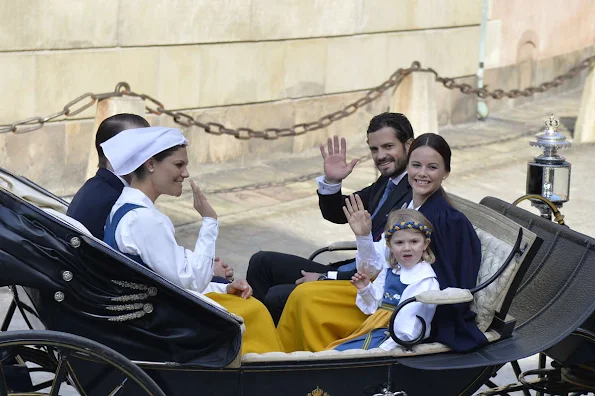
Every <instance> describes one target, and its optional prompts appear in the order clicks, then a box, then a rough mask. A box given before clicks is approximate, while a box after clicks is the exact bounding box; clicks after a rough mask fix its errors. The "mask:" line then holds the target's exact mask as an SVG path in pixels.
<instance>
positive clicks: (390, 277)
mask: <svg viewBox="0 0 595 396" xmlns="http://www.w3.org/2000/svg"><path fill="white" fill-rule="evenodd" d="M406 288H407V285H406V284H404V283H403V282H401V276H400V275H397V274H394V273H393V270H392V269H390V268H389V269H388V270H387V271H386V279H385V281H384V294H383V295H382V305H390V306H391V309H394V307H396V306H397V305H399V302H400V301H401V295H403V291H404V290H405V289H406Z"/></svg>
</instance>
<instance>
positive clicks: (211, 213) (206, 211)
mask: <svg viewBox="0 0 595 396" xmlns="http://www.w3.org/2000/svg"><path fill="white" fill-rule="evenodd" d="M190 186H191V187H192V196H193V197H194V209H196V211H197V212H198V213H200V215H201V216H202V217H212V218H213V219H216V218H217V212H215V209H213V207H212V206H211V204H210V203H209V201H208V200H207V197H205V195H204V194H203V193H202V191H200V188H199V187H198V186H197V185H196V183H194V181H193V180H190Z"/></svg>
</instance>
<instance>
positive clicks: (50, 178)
mask: <svg viewBox="0 0 595 396" xmlns="http://www.w3.org/2000/svg"><path fill="white" fill-rule="evenodd" d="M3 137H4V139H5V141H4V143H5V147H6V152H7V154H8V155H7V158H4V159H3V166H4V167H6V168H7V169H8V170H10V171H12V172H14V173H16V174H18V175H23V176H25V177H27V178H29V179H31V180H32V181H34V182H36V183H38V184H40V185H41V186H43V187H45V188H47V189H48V190H50V191H57V192H58V193H59V192H61V191H63V190H64V186H63V184H64V181H65V180H67V178H66V176H67V173H66V172H65V166H64V163H65V159H66V158H65V155H64V147H65V140H66V139H65V127H64V124H63V123H57V124H47V125H46V126H44V127H43V128H42V129H41V130H38V131H35V132H32V133H26V134H19V135H15V134H5V135H4V136H3Z"/></svg>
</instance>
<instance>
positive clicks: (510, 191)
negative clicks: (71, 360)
mask: <svg viewBox="0 0 595 396" xmlns="http://www.w3.org/2000/svg"><path fill="white" fill-rule="evenodd" d="M580 95H581V92H580V91H572V92H568V93H565V94H561V95H559V96H557V97H553V98H549V99H544V100H539V101H535V102H531V103H529V104H526V105H524V106H522V107H518V108H514V109H509V110H507V111H506V112H500V113H495V114H493V115H491V116H490V118H489V120H487V121H485V122H474V123H470V124H461V125H455V126H448V127H444V128H442V129H441V130H440V133H441V135H443V136H444V137H445V138H446V140H447V141H448V142H449V143H450V145H451V147H452V148H453V158H452V172H451V175H450V177H449V178H448V179H447V181H446V183H445V189H446V190H447V191H448V192H450V193H454V194H457V195H460V196H463V197H465V198H468V199H471V200H473V201H476V202H477V201H479V200H480V199H481V198H483V197H484V196H488V195H491V196H496V197H499V198H501V199H503V200H506V201H509V202H510V201H513V200H514V199H516V198H518V197H519V196H521V195H523V194H524V192H525V177H526V163H527V161H529V160H531V159H532V158H533V157H534V156H536V155H538V154H539V149H536V148H534V147H530V146H529V141H530V140H531V139H532V138H533V135H534V134H535V133H537V132H540V131H541V130H543V120H544V119H546V118H547V117H548V116H549V113H550V112H553V113H555V115H556V116H557V117H559V118H560V119H561V121H562V124H563V126H562V127H561V128H560V130H561V131H563V132H565V133H566V134H567V135H568V136H569V137H570V136H571V133H572V131H573V125H574V121H575V120H576V115H577V114H578V108H579V102H580ZM362 133H363V132H362ZM594 149H595V146H594V145H591V144H580V145H579V144H573V147H571V148H570V149H567V150H565V151H563V152H561V154H562V155H563V156H565V157H566V158H567V159H568V161H570V162H571V163H572V164H573V167H572V182H571V196H570V199H571V200H570V202H569V203H567V204H566V205H564V207H563V209H562V213H563V214H565V215H566V220H567V224H569V225H570V227H572V228H573V229H575V230H577V231H579V232H582V233H585V234H588V235H595V222H594V221H593V220H595V216H594V215H593V214H592V211H591V210H590V209H591V206H592V204H593V198H592V196H591V192H592V187H591V186H593V182H594V176H593V174H592V173H591V172H590V171H591V169H594V168H595V155H593V153H594ZM368 153H369V152H368V149H367V146H366V145H365V144H362V143H361V142H360V143H359V144H355V145H349V142H348V156H349V157H352V158H358V157H363V156H366V155H367V154H368ZM193 171H194V174H193V177H194V178H195V180H196V181H197V182H198V183H199V185H200V186H201V188H203V190H206V191H209V190H210V191H212V190H218V189H221V188H228V187H235V186H244V185H250V184H253V183H262V182H282V181H283V180H286V179H288V178H292V177H296V176H300V175H308V174H313V173H316V172H322V159H321V157H320V152H319V151H318V150H311V151H309V152H305V153H302V154H299V155H295V156H292V157H286V156H285V157H283V156H279V155H274V154H272V155H271V159H270V160H268V161H258V162H254V163H244V164H241V165H240V164H235V163H226V164H220V165H206V166H204V167H202V168H201V169H197V170H193ZM376 177H377V173H376V170H375V168H374V165H373V162H372V161H369V160H368V161H362V162H361V163H359V164H358V165H357V166H356V168H355V170H354V172H353V173H352V174H351V175H350V176H349V177H348V178H347V179H346V180H345V181H344V188H343V191H344V192H350V191H356V190H358V189H360V188H362V187H364V186H366V185H368V184H370V183H372V182H373V181H374V180H375V179H376ZM187 190H188V191H189V187H187ZM315 191H316V182H315V180H314V179H313V178H312V179H311V180H307V181H302V182H298V183H291V184H287V185H285V186H271V187H267V188H262V189H257V190H247V191H238V192H226V193H211V194H208V198H209V200H210V202H211V203H212V205H213V206H214V208H215V209H216V210H217V212H218V215H219V220H220V236H219V239H218V245H217V254H218V256H220V257H221V258H222V259H223V260H225V261H226V262H228V263H230V264H231V265H232V266H233V267H234V268H235V271H236V277H243V276H245V271H246V268H247V264H248V260H249V258H250V256H251V255H252V254H253V253H255V252H257V251H259V250H275V251H281V252H286V253H293V254H297V255H301V256H308V255H309V254H310V253H311V252H313V251H314V250H316V249H317V248H319V247H322V246H326V245H328V244H329V243H331V242H334V241H337V240H349V239H353V236H352V233H351V230H350V229H349V227H348V226H347V225H335V224H331V223H329V222H327V221H325V220H323V219H322V217H321V215H320V212H319V209H318V199H317V196H316V193H315ZM158 206H159V207H160V208H161V210H163V211H164V212H165V213H167V214H168V215H169V216H170V217H171V218H172V219H173V221H174V224H175V225H176V228H177V238H178V241H179V243H181V244H183V245H185V246H186V247H189V248H192V247H193V246H194V242H195V240H196V236H197V234H198V230H199V227H200V216H199V215H198V214H197V213H196V211H195V210H194V209H193V207H192V196H191V194H190V193H189V192H187V193H185V194H183V195H182V197H180V198H171V197H163V198H160V200H159V201H158ZM521 206H524V207H526V208H530V205H529V204H526V205H525V204H521ZM349 256H351V254H349V253H344V254H340V253H333V254H332V255H330V254H328V255H323V256H320V261H321V262H328V261H329V260H333V261H334V260H337V259H341V258H342V257H349ZM7 301H8V295H7V294H6V291H4V290H0V315H2V316H3V314H4V310H5V309H6V307H7ZM21 326H22V323H17V324H16V327H17V328H21ZM536 362H537V358H536V357H530V358H527V359H525V360H524V361H522V362H521V364H522V367H523V368H526V369H529V368H534V367H536ZM513 381H514V376H513V374H512V371H511V370H509V369H508V370H501V371H500V372H499V374H498V377H497V379H496V382H498V383H506V382H513Z"/></svg>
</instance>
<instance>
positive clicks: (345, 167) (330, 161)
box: [320, 136, 358, 184]
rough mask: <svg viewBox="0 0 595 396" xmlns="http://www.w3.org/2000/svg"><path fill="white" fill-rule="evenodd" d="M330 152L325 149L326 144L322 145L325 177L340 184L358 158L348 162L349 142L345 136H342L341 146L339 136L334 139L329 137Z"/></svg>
mask: <svg viewBox="0 0 595 396" xmlns="http://www.w3.org/2000/svg"><path fill="white" fill-rule="evenodd" d="M327 145H328V153H327V152H326V151H325V149H324V144H321V145H320V153H321V154H322V159H323V160H324V179H325V180H326V182H327V183H330V184H338V183H341V181H343V179H345V178H346V177H347V176H349V174H350V173H351V171H352V170H353V167H354V166H355V164H357V161H358V160H357V159H354V160H352V161H351V162H350V163H347V159H346V153H347V142H346V140H345V138H341V145H340V146H339V136H334V137H333V138H332V139H331V138H328V142H327Z"/></svg>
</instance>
